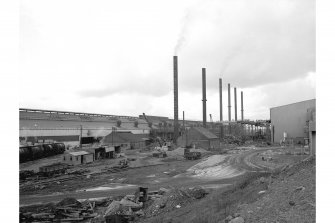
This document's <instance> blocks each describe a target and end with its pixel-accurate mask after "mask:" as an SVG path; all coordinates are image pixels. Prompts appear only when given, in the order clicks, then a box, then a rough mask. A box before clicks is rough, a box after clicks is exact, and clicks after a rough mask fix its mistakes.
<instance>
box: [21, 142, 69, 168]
mask: <svg viewBox="0 0 335 223" xmlns="http://www.w3.org/2000/svg"><path fill="white" fill-rule="evenodd" d="M64 151H65V145H64V143H47V144H36V145H32V146H21V147H20V148H19V154H20V163H24V162H27V161H31V160H37V159H41V158H45V157H49V156H54V155H57V154H62V153H64Z"/></svg>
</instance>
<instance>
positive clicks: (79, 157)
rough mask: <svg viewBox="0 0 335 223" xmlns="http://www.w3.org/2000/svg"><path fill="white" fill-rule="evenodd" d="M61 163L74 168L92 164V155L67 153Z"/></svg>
mask: <svg viewBox="0 0 335 223" xmlns="http://www.w3.org/2000/svg"><path fill="white" fill-rule="evenodd" d="M63 161H64V163H67V164H69V165H74V166H75V165H80V164H85V163H92V162H93V161H94V154H93V153H89V152H86V151H77V152H69V153H67V154H65V155H64V157H63Z"/></svg>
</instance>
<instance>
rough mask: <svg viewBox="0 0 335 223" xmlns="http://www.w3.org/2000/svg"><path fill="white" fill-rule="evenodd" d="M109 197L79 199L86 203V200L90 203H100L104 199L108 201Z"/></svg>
mask: <svg viewBox="0 0 335 223" xmlns="http://www.w3.org/2000/svg"><path fill="white" fill-rule="evenodd" d="M106 198H107V197H91V198H87V199H78V201H79V202H84V201H86V200H89V201H100V200H103V199H106Z"/></svg>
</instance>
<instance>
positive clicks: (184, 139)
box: [177, 127, 220, 149]
mask: <svg viewBox="0 0 335 223" xmlns="http://www.w3.org/2000/svg"><path fill="white" fill-rule="evenodd" d="M177 143H178V145H194V146H195V147H201V148H204V149H212V148H219V147H220V139H219V137H217V136H216V135H214V134H213V133H212V132H210V131H209V130H208V129H205V128H203V127H192V128H189V129H188V130H187V131H186V132H185V134H184V135H182V136H180V137H179V138H178V141H177Z"/></svg>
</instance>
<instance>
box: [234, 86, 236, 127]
mask: <svg viewBox="0 0 335 223" xmlns="http://www.w3.org/2000/svg"><path fill="white" fill-rule="evenodd" d="M234 99H235V122H236V121H237V96H236V87H234Z"/></svg>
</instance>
